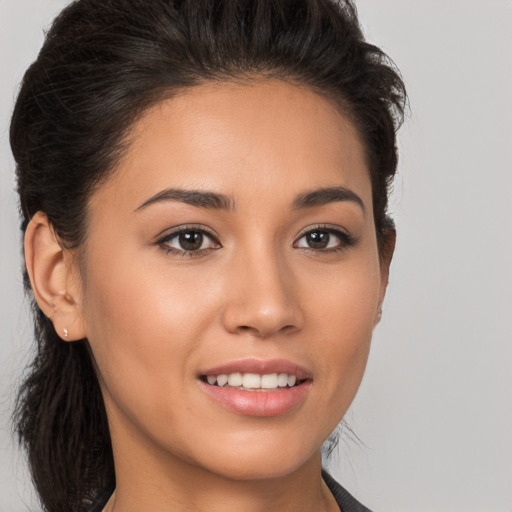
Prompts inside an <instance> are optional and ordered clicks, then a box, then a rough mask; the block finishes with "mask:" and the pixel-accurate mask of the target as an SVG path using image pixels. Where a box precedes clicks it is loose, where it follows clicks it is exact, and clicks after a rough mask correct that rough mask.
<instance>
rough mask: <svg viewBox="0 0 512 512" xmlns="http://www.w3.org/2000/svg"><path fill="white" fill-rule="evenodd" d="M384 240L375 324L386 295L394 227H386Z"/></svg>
mask: <svg viewBox="0 0 512 512" xmlns="http://www.w3.org/2000/svg"><path fill="white" fill-rule="evenodd" d="M383 237H384V241H383V244H382V249H381V254H380V296H379V308H378V310H377V316H376V319H375V325H377V324H378V323H379V322H380V319H381V316H382V303H383V302H384V297H385V295H386V289H387V287H388V281H389V267H390V265H391V260H392V259H393V253H394V252H395V245H396V230H395V229H394V228H387V229H385V230H384V233H383Z"/></svg>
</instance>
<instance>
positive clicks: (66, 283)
mask: <svg viewBox="0 0 512 512" xmlns="http://www.w3.org/2000/svg"><path fill="white" fill-rule="evenodd" d="M25 264H26V267H27V272H28V275H29V277H30V283H31V285H32V290H33V292H34V296H35V299H36V301H37V303H38V305H39V307H40V308H41V310H42V311H43V313H44V314H45V315H46V316H47V317H48V318H50V319H51V321H52V322H53V325H54V327H55V331H56V332H57V334H58V335H59V336H60V337H61V338H63V339H64V340H66V341H73V340H78V339H82V338H85V336H86V333H85V326H84V323H83V321H82V314H81V313H82V311H81V308H80V303H81V300H80V298H81V288H80V284H79V280H78V278H77V271H76V270H75V268H74V263H73V257H72V254H71V251H69V250H66V249H65V248H63V247H62V246H61V244H60V243H59V241H58V239H57V236H56V235H55V232H54V230H53V227H52V226H51V224H50V222H49V221H48V218H47V216H46V214H44V213H43V212H37V213H36V214H35V215H34V216H33V217H32V219H31V220H30V222H29V224H28V226H27V230H26V232H25Z"/></svg>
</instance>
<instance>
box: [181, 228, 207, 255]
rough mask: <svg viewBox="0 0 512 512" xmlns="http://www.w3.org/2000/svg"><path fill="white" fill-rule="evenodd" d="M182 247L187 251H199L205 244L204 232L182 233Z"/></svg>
mask: <svg viewBox="0 0 512 512" xmlns="http://www.w3.org/2000/svg"><path fill="white" fill-rule="evenodd" d="M179 242H180V247H181V248H182V249H184V250H185V251H197V250H198V249H200V248H201V245H203V234H202V233H199V232H198V231H187V232H185V233H180V236H179Z"/></svg>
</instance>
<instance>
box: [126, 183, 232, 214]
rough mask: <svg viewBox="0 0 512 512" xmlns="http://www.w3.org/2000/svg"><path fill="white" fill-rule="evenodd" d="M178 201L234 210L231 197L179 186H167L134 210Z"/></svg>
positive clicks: (202, 206) (199, 206)
mask: <svg viewBox="0 0 512 512" xmlns="http://www.w3.org/2000/svg"><path fill="white" fill-rule="evenodd" d="M167 201H179V202H182V203H186V204H190V205H192V206H197V207H198V208H206V209H212V210H234V208H235V203H234V201H233V199H231V198H230V197H228V196H226V195H224V194H217V193H215V192H205V191H202V190H183V189H180V188H167V189H165V190H162V191H161V192H158V194H155V195H154V196H152V197H150V198H149V199H148V200H146V201H144V202H143V203H142V204H141V205H140V206H139V207H138V208H136V209H135V211H138V210H143V209H144V208H146V207H148V206H149V205H152V204H155V203H160V202H167Z"/></svg>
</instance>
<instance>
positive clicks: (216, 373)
mask: <svg viewBox="0 0 512 512" xmlns="http://www.w3.org/2000/svg"><path fill="white" fill-rule="evenodd" d="M129 141H130V142H129V147H128V150H127V152H126V154H125V156H124V158H123V159H122V161H121V162H120V164H119V167H118V169H117V170H116V172H115V173H114V175H113V177H112V178H111V179H110V180H109V181H108V182H107V183H106V184H104V185H103V186H101V187H100V188H99V190H97V191H96V192H95V193H94V195H93V196H92V198H91V201H90V210H89V224H88V236H87V243H86V247H85V259H84V261H85V265H84V269H83V270H82V279H83V297H82V302H81V304H82V305H81V307H82V312H81V314H82V321H83V326H84V329H85V334H86V336H87V337H88V339H89V341H90V344H91V348H92V351H93V354H94V358H95V361H96V364H97V369H98V374H99V379H100V384H101V386H102V391H103V394H104V398H105V403H106V407H107V411H108V416H109V422H110V427H111V432H112V438H113V442H114V449H115V451H116V453H126V452H127V451H128V452H129V451H137V450H138V449H140V448H141V447H142V446H144V447H145V449H144V450H142V449H141V450H140V452H141V453H145V454H146V455H144V456H145V457H152V456H154V457H158V458H159V459H160V460H165V461H166V463H168V464H169V465H174V466H173V467H179V466H180V465H187V467H194V468H202V469H207V470H208V471H210V472H213V473H215V474H218V475H223V476H229V477H231V478H246V479H249V478H251V479H252V478H267V477H276V476H280V475H285V474H288V473H290V472H293V471H294V470H296V469H298V468H300V467H302V466H304V465H305V464H308V463H309V461H311V460H313V459H315V460H318V457H319V450H320V447H321V445H322V442H323V441H324V440H325V439H326V438H327V437H328V435H329V434H330V432H331V431H332V430H333V429H334V427H335V426H336V424H337V423H338V422H339V421H340V420H341V418H342V416H343V415H344V413H345V412H346V410H347V408H348V407H349V404H350V403H351V401H352V399H353V398H354V395H355V393H356V391H357V388H358V386H359V384H360V381H361V378H362V375H363V371H364V368H365V364H366V360H367V356H368V351H369V347H370V339H371V334H372V331H373V328H374V326H375V323H376V318H377V310H378V306H379V302H380V301H381V300H382V297H383V293H384V287H385V281H386V273H387V270H386V269H385V268H382V266H381V264H380V261H379V256H378V251H377V244H376V236H375V228H374V223H373V212H372V198H371V183H370V178H369V172H368V169H367V165H366V162H365V158H364V152H363V148H362V146H361V142H360V140H359V137H358V135H357V133H356V131H355V129H354V127H353V126H352V125H351V124H350V123H349V122H348V121H347V119H346V118H345V117H344V116H343V115H342V114H340V113H339V112H338V111H337V110H336V109H334V108H333V106H332V105H331V104H330V103H328V102H327V101H325V100H324V99H322V98H320V97H319V96H317V95H315V94H314V93H312V92H310V91H309V90H308V89H306V88H303V87H299V86H294V85H289V84H285V83H281V82H277V81H276V82H274V81H261V82H259V83H253V84H252V85H229V84H224V85H218V86H213V85H208V86H207V85H204V86H199V87H196V88H193V89H191V90H189V91H188V92H186V93H184V94H181V95H179V96H177V97H175V98H173V99H171V100H166V101H164V102H162V103H160V104H158V105H157V106H155V107H153V108H151V109H150V110H149V111H148V112H147V113H146V114H145V116H144V117H143V118H142V119H141V120H139V121H138V122H137V123H136V125H135V126H134V127H133V130H132V132H131V134H130V137H129ZM226 381H227V383H226ZM148 446H149V447H151V449H149V450H148V449H147V447H148ZM148 454H150V455H148ZM151 454H153V455H151Z"/></svg>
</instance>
